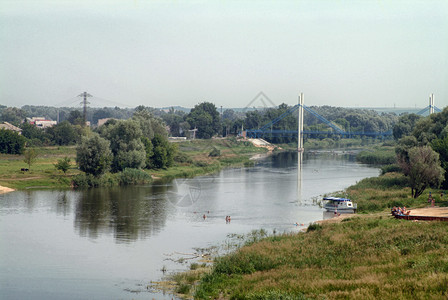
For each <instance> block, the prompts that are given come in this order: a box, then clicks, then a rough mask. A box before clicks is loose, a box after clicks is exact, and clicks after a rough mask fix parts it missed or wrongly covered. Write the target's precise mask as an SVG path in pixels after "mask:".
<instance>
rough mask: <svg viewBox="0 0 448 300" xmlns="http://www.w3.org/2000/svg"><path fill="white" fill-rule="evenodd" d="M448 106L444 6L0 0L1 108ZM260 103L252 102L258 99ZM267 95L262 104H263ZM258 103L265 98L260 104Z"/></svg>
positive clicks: (447, 4)
mask: <svg viewBox="0 0 448 300" xmlns="http://www.w3.org/2000/svg"><path fill="white" fill-rule="evenodd" d="M84 91H86V92H88V93H89V94H91V95H93V96H94V97H92V98H90V99H89V101H90V105H91V106H96V107H103V106H109V107H110V106H120V107H136V106H138V105H145V106H151V107H167V106H175V105H179V106H184V107H193V106H194V105H196V104H198V103H200V102H204V101H209V102H212V103H214V104H215V105H216V106H217V107H220V106H223V107H225V108H228V107H245V106H247V105H249V104H250V105H251V106H260V105H261V104H260V101H261V99H255V101H253V100H254V97H255V96H256V95H258V94H259V93H260V92H263V93H264V94H265V95H267V97H268V98H269V99H270V100H271V101H272V103H274V104H276V105H279V104H281V103H287V104H289V105H294V104H297V99H298V95H299V93H300V92H303V93H304V95H305V105H308V106H311V105H318V106H321V105H330V106H343V107H394V106H395V107H418V108H419V107H422V108H423V107H426V106H427V105H428V104H429V103H428V99H429V95H430V93H434V98H435V105H436V106H437V107H439V108H443V107H445V106H447V105H448V1H446V0H439V1H436V0H426V1H423V0H422V1H415V0H406V1H398V0H387V1H386V0H376V1H368V0H363V1H344V0H328V1H324V0H309V1H303V0H296V1H255V0H251V1H245V0H240V1H231V0H228V1H217V0H207V1H180V0H176V1H168V0H166V1H149V0H146V1H143V0H121V1H115V0H107V1H99V0H57V1H49V0H0V104H2V105H6V106H16V107H21V106H23V105H48V106H73V107H76V106H79V102H80V101H81V99H80V98H78V97H77V96H78V95H79V94H81V93H82V92H84ZM257 102H258V103H257ZM261 102H263V101H261ZM265 103H266V101H265Z"/></svg>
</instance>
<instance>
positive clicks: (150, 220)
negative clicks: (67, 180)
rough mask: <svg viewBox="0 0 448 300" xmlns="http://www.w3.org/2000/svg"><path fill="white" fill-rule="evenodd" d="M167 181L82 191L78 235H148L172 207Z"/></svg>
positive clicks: (126, 237) (129, 238) (119, 238)
mask: <svg viewBox="0 0 448 300" xmlns="http://www.w3.org/2000/svg"><path fill="white" fill-rule="evenodd" d="M167 189H168V186H167V185H153V186H145V187H117V188H107V189H106V188H95V189H88V190H84V191H81V192H80V193H79V194H78V195H79V199H78V201H77V205H76V214H75V221H74V222H75V227H76V229H77V231H78V233H79V234H80V235H81V236H87V237H89V238H97V237H99V236H100V235H102V234H106V235H108V234H113V236H114V237H115V239H116V241H117V242H118V243H122V242H125V243H128V242H131V241H135V240H137V239H139V238H140V239H143V238H147V237H148V236H151V235H153V234H156V233H158V232H160V231H161V230H162V228H163V227H164V226H165V223H166V219H167V215H168V214H169V213H170V211H172V209H173V207H172V206H170V205H169V204H168V203H167V201H166V199H165V197H164V196H163V195H165V194H166V192H167Z"/></svg>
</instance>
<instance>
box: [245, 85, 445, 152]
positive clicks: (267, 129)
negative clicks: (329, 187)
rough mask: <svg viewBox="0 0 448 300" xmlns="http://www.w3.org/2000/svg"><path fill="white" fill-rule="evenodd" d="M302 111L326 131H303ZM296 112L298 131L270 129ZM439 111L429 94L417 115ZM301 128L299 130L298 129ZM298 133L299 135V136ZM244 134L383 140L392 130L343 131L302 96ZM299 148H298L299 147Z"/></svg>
mask: <svg viewBox="0 0 448 300" xmlns="http://www.w3.org/2000/svg"><path fill="white" fill-rule="evenodd" d="M303 110H305V111H307V112H308V113H310V114H311V115H313V116H314V117H316V118H317V119H318V120H320V121H321V122H322V123H323V124H325V125H327V126H328V129H329V130H327V131H318V130H304V129H303ZM296 111H297V112H298V130H280V129H272V127H273V125H275V124H276V123H278V122H280V121H281V120H283V119H284V118H286V117H288V116H290V115H291V114H293V113H294V112H296ZM440 111H441V110H440V109H439V108H438V107H436V106H435V105H434V95H433V94H431V95H430V98H429V105H428V106H427V107H425V108H424V109H422V110H420V111H419V112H418V113H417V114H419V115H423V114H425V113H426V112H429V114H432V113H434V112H440ZM300 127H301V129H300ZM299 133H300V134H299ZM244 134H245V136H246V137H248V138H265V137H299V139H301V137H302V136H303V135H304V134H308V135H312V134H315V135H317V134H324V135H338V136H341V137H346V138H348V137H353V136H368V137H380V138H384V137H387V136H391V135H392V130H389V131H385V132H367V131H358V132H356V131H355V132H354V131H345V130H344V129H342V128H341V127H340V126H339V125H338V124H336V123H334V122H332V121H329V120H327V119H326V118H325V117H323V116H321V115H320V114H318V113H317V112H316V111H314V110H312V109H311V108H310V107H308V106H306V105H305V104H303V94H301V96H300V97H299V104H297V105H294V106H292V107H290V108H289V109H288V110H287V111H286V112H284V113H283V114H281V115H280V116H278V117H277V118H275V119H273V120H271V121H270V122H269V123H267V124H265V125H264V126H262V127H260V128H258V129H250V130H246V131H245V133H244V132H243V135H244ZM299 148H300V147H299Z"/></svg>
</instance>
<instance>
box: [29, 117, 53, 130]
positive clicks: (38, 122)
mask: <svg viewBox="0 0 448 300" xmlns="http://www.w3.org/2000/svg"><path fill="white" fill-rule="evenodd" d="M26 120H27V121H28V123H30V124H32V125H34V126H36V127H38V128H48V127H53V126H54V125H56V124H57V123H58V122H56V121H51V120H47V119H45V118H43V117H32V118H26Z"/></svg>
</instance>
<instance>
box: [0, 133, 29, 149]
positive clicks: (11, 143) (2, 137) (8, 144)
mask: <svg viewBox="0 0 448 300" xmlns="http://www.w3.org/2000/svg"><path fill="white" fill-rule="evenodd" d="M25 142H26V138H25V137H23V136H21V135H20V134H18V133H17V132H14V131H11V130H5V129H0V153H6V154H22V153H23V150H24V147H25Z"/></svg>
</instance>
